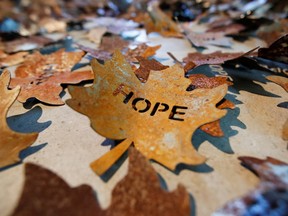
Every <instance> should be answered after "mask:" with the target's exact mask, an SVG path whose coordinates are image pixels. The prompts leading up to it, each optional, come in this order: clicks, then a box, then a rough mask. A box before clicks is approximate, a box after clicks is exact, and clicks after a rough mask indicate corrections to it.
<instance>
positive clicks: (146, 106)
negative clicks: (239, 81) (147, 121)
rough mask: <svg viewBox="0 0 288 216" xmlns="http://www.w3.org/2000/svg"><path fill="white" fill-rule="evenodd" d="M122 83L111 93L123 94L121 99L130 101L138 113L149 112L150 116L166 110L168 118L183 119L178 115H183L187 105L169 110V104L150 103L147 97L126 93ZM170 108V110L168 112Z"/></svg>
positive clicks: (124, 101) (125, 101)
mask: <svg viewBox="0 0 288 216" xmlns="http://www.w3.org/2000/svg"><path fill="white" fill-rule="evenodd" d="M122 88H123V85H120V86H119V87H118V88H117V89H116V90H115V91H114V92H113V95H114V96H116V95H118V94H119V93H121V94H123V95H124V96H125V97H124V99H123V103H124V104H129V102H131V106H132V108H133V109H134V110H135V111H137V112H139V113H146V112H147V113H149V114H150V116H154V115H156V113H157V112H167V114H168V113H169V115H168V116H167V117H168V119H171V120H176V121H184V119H183V117H182V118H180V117H179V115H182V116H183V115H185V110H187V109H188V107H185V106H177V105H174V106H172V108H171V110H170V106H169V105H168V104H166V103H162V102H156V103H155V104H152V103H151V102H150V101H149V100H148V99H146V98H142V97H133V95H134V93H133V92H132V91H130V92H129V93H128V94H127V93H126V92H124V91H123V90H122ZM169 110H170V112H169Z"/></svg>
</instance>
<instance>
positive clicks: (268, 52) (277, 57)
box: [258, 34, 288, 64]
mask: <svg viewBox="0 0 288 216" xmlns="http://www.w3.org/2000/svg"><path fill="white" fill-rule="evenodd" d="M258 57H261V58H265V59H270V60H273V61H277V62H283V63H286V64H288V34H286V35H285V36H283V37H281V38H279V39H278V40H276V41H274V43H272V44H271V45H270V46H269V47H268V48H260V49H259V50H258Z"/></svg>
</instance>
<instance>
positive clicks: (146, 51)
mask: <svg viewBox="0 0 288 216" xmlns="http://www.w3.org/2000/svg"><path fill="white" fill-rule="evenodd" d="M160 47H161V45H157V46H148V45H147V44H146V43H142V44H139V45H138V46H137V47H136V48H135V49H128V51H127V52H125V57H126V60H127V61H129V62H137V58H136V57H137V56H141V57H143V58H149V57H151V56H153V55H155V54H156V51H157V50H158V49H159V48H160Z"/></svg>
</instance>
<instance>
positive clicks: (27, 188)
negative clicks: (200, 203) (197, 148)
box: [12, 148, 190, 216]
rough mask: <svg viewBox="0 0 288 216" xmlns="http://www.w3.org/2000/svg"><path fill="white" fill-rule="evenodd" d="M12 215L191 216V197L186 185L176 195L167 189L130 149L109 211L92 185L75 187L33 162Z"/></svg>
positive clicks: (135, 152) (146, 163) (145, 162)
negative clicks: (102, 206) (103, 205)
mask: <svg viewBox="0 0 288 216" xmlns="http://www.w3.org/2000/svg"><path fill="white" fill-rule="evenodd" d="M12 215H13V216H18V215H19V216H20V215H21V216H26V215H27V216H28V215H29V216H30V215H47V216H48V215H72V216H74V215H75V216H76V215H84V216H98V215H99V216H100V215H101V216H116V215H117V216H118V215H123V216H130V215H151V216H156V215H157V216H158V215H167V216H174V215H179V216H187V215H190V206H189V194H188V193H187V191H186V190H185V188H184V187H183V186H182V185H179V186H178V188H177V189H176V190H174V191H172V192H168V191H165V190H163V189H162V188H161V186H160V182H159V178H158V176H157V173H156V172H155V170H154V169H153V167H152V166H151V165H150V163H149V161H148V160H146V159H145V157H144V156H143V155H141V153H140V152H138V151H137V150H136V149H135V148H130V150H129V170H128V174H127V175H126V176H125V177H124V179H122V180H121V181H120V182H119V183H118V184H117V185H116V187H115V188H114V189H113V191H112V200H111V204H110V206H109V208H107V209H105V210H103V209H101V208H100V205H99V203H98V201H97V199H96V197H95V195H94V192H93V190H92V188H91V187H90V186H88V185H81V186H78V187H76V188H71V187H70V186H69V185H68V184H67V183H66V182H65V181H64V180H63V179H61V178H60V177H59V176H57V175H56V174H55V173H53V172H51V171H49V170H47V169H45V168H42V167H40V166H37V165H34V164H30V163H29V164H26V165H25V184H24V190H23V192H22V195H21V198H20V201H19V203H18V205H17V207H16V209H15V210H14V213H13V214H12Z"/></svg>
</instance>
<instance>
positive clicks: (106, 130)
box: [67, 52, 227, 170]
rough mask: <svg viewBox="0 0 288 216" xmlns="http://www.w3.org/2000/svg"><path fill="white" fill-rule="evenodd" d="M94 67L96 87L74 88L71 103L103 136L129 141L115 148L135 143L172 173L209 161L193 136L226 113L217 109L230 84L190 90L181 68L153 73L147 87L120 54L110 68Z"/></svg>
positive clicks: (188, 82) (117, 53)
mask: <svg viewBox="0 0 288 216" xmlns="http://www.w3.org/2000/svg"><path fill="white" fill-rule="evenodd" d="M91 64H92V68H93V71H94V73H95V80H94V84H93V86H91V87H88V88H82V87H73V86H69V87H68V89H69V92H70V94H71V96H72V99H69V100H67V104H68V105H69V106H70V107H72V108H73V109H75V110H76V111H78V112H80V113H82V114H85V115H87V116H88V117H89V118H90V121H91V126H92V128H93V129H94V130H95V131H96V132H98V133H99V134H101V135H103V136H105V137H107V138H110V139H115V140H121V139H125V141H124V142H122V143H121V144H119V145H118V146H117V147H116V148H115V149H118V148H122V147H123V146H125V147H126V148H127V147H128V146H129V145H130V144H131V143H132V142H134V145H135V147H136V148H137V149H138V150H139V151H140V152H142V153H143V154H144V155H145V156H146V157H147V158H151V159H154V160H156V161H158V162H159V163H161V164H163V165H164V166H166V167H168V168H170V169H174V168H175V166H176V165H177V164H178V163H186V164H201V163H204V161H205V158H204V157H203V156H201V155H199V154H198V153H197V152H196V150H195V149H194V148H193V145H191V137H192V134H193V133H194V131H195V130H196V129H197V128H198V127H199V126H201V125H203V124H205V123H208V122H212V121H215V120H217V119H220V118H221V117H223V116H224V115H225V114H226V111H224V110H219V109H217V108H216V107H215V105H216V104H217V103H218V102H219V101H220V100H221V99H222V98H223V97H224V96H225V95H226V92H227V85H226V84H224V85H221V86H218V87H216V88H213V89H196V90H194V91H192V92H187V91H186V88H187V87H188V86H189V84H190V81H189V79H187V78H185V77H184V76H183V74H184V72H183V69H182V68H181V67H180V66H179V65H174V66H172V67H171V68H168V69H166V70H163V71H161V73H152V74H150V77H149V80H148V81H147V82H146V83H145V84H143V83H141V82H140V81H139V80H138V79H137V77H136V76H135V74H134V72H133V70H132V68H131V66H130V65H129V63H127V62H126V61H125V57H124V56H123V55H122V54H121V53H120V52H115V53H114V55H113V58H112V59H111V60H109V61H107V62H105V64H104V65H101V64H99V63H98V62H97V61H96V60H92V62H91ZM108 125H109V126H108ZM122 150H125V148H124V147H123V149H122ZM115 151H116V150H115ZM111 152H113V150H112V151H111ZM109 154H114V153H108V155H109ZM118 156H119V154H118ZM107 157H110V156H107ZM113 157H114V156H113ZM113 157H112V158H113ZM104 158H105V155H104ZM110 159H111V158H110ZM110 159H109V160H110ZM114 159H116V157H115V158H114ZM110 161H111V160H110ZM100 164H101V163H100ZM106 168H108V167H106ZM99 169H101V168H100V167H99ZM104 170H105V169H104Z"/></svg>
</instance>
